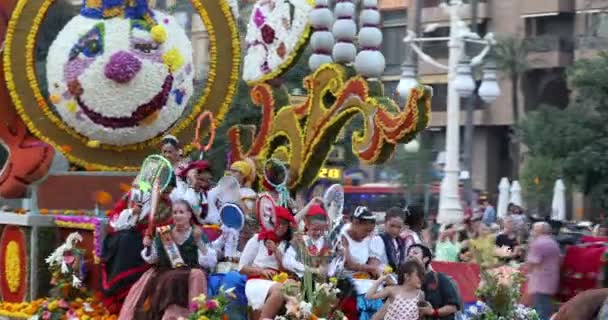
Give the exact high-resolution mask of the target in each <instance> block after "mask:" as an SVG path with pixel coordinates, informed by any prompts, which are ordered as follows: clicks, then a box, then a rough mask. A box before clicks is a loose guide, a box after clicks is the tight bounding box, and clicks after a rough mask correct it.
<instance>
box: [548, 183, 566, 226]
mask: <svg viewBox="0 0 608 320" xmlns="http://www.w3.org/2000/svg"><path fill="white" fill-rule="evenodd" d="M551 219H553V220H558V221H565V220H566V186H565V185H564V181H563V180H562V179H557V180H555V187H553V202H552V203H551Z"/></svg>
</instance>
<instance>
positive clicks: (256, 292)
mask: <svg viewBox="0 0 608 320" xmlns="http://www.w3.org/2000/svg"><path fill="white" fill-rule="evenodd" d="M275 211H276V217H277V219H278V221H277V226H276V229H275V230H266V231H262V232H260V233H258V234H256V235H255V236H253V237H252V238H251V239H249V241H247V244H246V245H245V248H244V249H243V252H242V253H241V258H240V261H239V270H240V272H241V273H242V274H244V275H246V276H247V283H246V284H245V295H246V296H247V301H248V304H249V306H250V307H251V308H252V309H253V313H254V314H253V316H254V317H253V319H255V320H257V319H267V318H269V319H272V318H274V317H275V316H276V315H277V314H278V313H279V311H280V309H281V307H282V306H283V305H284V303H285V297H284V295H283V292H282V288H283V282H285V281H286V280H287V279H279V277H276V276H277V275H280V274H281V271H285V268H284V266H283V255H284V254H285V251H286V250H287V249H288V248H289V246H290V241H291V240H292V235H293V229H292V228H293V226H294V225H295V219H294V218H293V216H292V215H291V213H289V211H288V210H287V209H285V208H283V207H275ZM284 280H285V281H284Z"/></svg>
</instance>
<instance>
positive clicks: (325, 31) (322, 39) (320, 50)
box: [308, 0, 335, 71]
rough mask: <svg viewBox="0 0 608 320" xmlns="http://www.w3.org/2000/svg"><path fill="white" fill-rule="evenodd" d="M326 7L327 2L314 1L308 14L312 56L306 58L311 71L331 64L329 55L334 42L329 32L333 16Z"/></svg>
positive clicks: (322, 0) (324, 0)
mask: <svg viewBox="0 0 608 320" xmlns="http://www.w3.org/2000/svg"><path fill="white" fill-rule="evenodd" d="M328 6H329V0H315V8H314V9H313V10H312V11H311V12H310V23H311V25H312V27H313V30H314V31H313V33H312V36H311V39H310V45H311V47H312V50H313V54H312V55H311V56H310V58H308V67H309V68H310V70H312V71H314V70H316V69H317V68H319V67H320V66H321V65H322V64H325V63H332V62H333V60H332V57H331V55H330V54H329V53H330V50H331V49H332V47H333V45H334V43H335V41H334V35H333V34H332V33H331V32H330V31H329V30H330V27H331V26H332V25H333V23H334V15H333V12H331V10H329V9H328Z"/></svg>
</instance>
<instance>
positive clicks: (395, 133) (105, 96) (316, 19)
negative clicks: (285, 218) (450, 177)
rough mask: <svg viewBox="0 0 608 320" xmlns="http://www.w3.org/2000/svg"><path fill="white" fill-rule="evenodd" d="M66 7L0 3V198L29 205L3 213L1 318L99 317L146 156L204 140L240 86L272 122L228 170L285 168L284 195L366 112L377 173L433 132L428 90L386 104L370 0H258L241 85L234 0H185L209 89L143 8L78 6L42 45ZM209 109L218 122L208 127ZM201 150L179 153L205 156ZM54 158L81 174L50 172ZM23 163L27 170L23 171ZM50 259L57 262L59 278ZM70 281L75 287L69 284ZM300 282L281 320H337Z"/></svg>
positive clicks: (188, 53)
mask: <svg viewBox="0 0 608 320" xmlns="http://www.w3.org/2000/svg"><path fill="white" fill-rule="evenodd" d="M57 1H59V0H9V1H6V2H5V1H2V3H1V4H0V9H1V10H2V11H1V12H2V13H5V14H4V15H2V14H0V35H3V36H4V38H2V40H3V41H2V61H1V63H2V70H1V72H2V77H1V78H0V83H2V87H0V99H2V100H1V102H2V103H1V104H0V112H2V113H1V115H3V118H2V119H5V118H4V114H6V115H8V116H9V117H7V118H6V119H11V120H10V121H9V122H8V124H7V123H0V139H2V141H9V143H8V144H7V145H8V147H9V148H10V150H9V155H10V156H9V162H8V163H9V166H5V167H4V168H2V171H0V192H2V196H6V195H10V196H11V197H23V196H28V198H27V200H26V201H25V205H24V207H25V209H24V210H18V212H0V295H1V296H2V298H3V302H2V304H0V314H1V315H4V316H9V317H12V318H25V317H30V316H35V315H36V316H38V317H39V318H41V319H47V318H49V319H55V318H60V319H65V318H67V319H71V318H70V317H72V316H75V319H87V318H91V319H103V318H104V317H106V316H108V315H107V314H106V313H105V312H103V311H97V310H98V309H97V308H98V307H99V306H100V305H101V304H99V302H98V301H97V300H96V299H95V294H94V293H95V291H96V289H97V287H96V286H98V283H100V282H101V280H102V279H99V277H100V276H99V274H100V272H98V271H99V260H100V254H101V244H102V243H103V239H104V230H105V224H106V223H107V221H106V220H107V219H106V218H105V217H104V213H105V212H107V210H110V209H111V207H110V206H111V204H112V202H113V201H115V200H118V199H120V198H121V196H123V194H124V193H125V192H127V191H128V189H129V188H130V187H131V183H132V181H133V179H134V177H135V174H136V173H135V172H136V171H137V170H138V169H139V166H140V165H141V163H142V161H143V160H144V159H145V158H146V157H147V156H149V155H151V154H155V153H157V152H158V151H157V149H158V145H159V143H160V141H161V139H162V137H163V136H165V135H167V134H170V135H173V136H175V137H177V138H178V139H179V140H180V141H191V140H192V138H193V137H195V138H196V141H200V140H201V139H202V138H204V137H205V136H206V135H207V133H208V132H209V131H210V130H208V128H209V127H214V126H217V125H219V124H220V123H221V122H222V120H223V118H224V116H225V114H226V112H227V109H228V107H229V105H230V104H231V102H232V98H233V95H234V93H235V88H236V82H237V80H238V79H239V77H240V76H241V77H242V79H243V80H244V81H246V82H247V84H248V85H249V86H250V95H251V98H252V100H253V102H254V103H255V107H259V108H261V110H262V120H261V122H260V123H258V124H257V128H251V127H242V126H238V125H237V126H234V127H232V128H231V130H230V131H229V139H230V141H231V148H232V151H231V154H232V159H231V160H233V161H234V160H239V159H245V158H248V157H251V158H257V159H258V160H259V161H260V162H264V161H268V160H270V159H274V158H280V159H282V160H283V162H284V164H285V165H286V167H289V175H288V177H287V179H286V181H285V182H284V184H283V186H284V187H285V189H286V190H285V191H287V192H292V193H293V192H295V191H297V190H299V189H301V188H306V187H308V186H309V185H310V184H311V183H313V182H314V180H315V177H316V176H317V174H316V173H317V172H318V171H319V169H320V168H321V167H322V166H323V164H324V162H325V161H326V159H327V157H328V154H329V152H330V148H331V146H332V144H333V143H334V142H335V141H336V139H337V137H338V135H339V133H340V132H341V131H342V130H343V129H344V128H345V127H346V126H348V125H349V123H350V121H351V120H352V119H353V118H354V117H355V116H357V115H359V116H361V117H362V118H363V119H364V125H363V127H362V128H361V129H359V130H358V131H355V133H354V134H353V135H352V137H348V138H350V139H352V146H353V153H354V154H355V155H356V156H357V157H358V158H359V159H361V160H362V161H363V162H365V163H367V164H381V163H383V162H385V161H386V160H388V159H389V158H390V157H391V156H392V154H393V153H394V151H395V148H396V147H397V145H398V144H401V143H407V142H408V141H410V140H411V139H413V138H414V137H415V136H416V135H417V134H418V133H420V132H421V131H422V130H424V129H425V128H426V126H427V125H428V121H429V116H430V110H431V105H430V101H431V97H432V90H431V88H430V87H427V86H418V87H416V88H414V89H413V90H412V91H411V93H410V94H409V96H408V97H407V99H406V100H407V101H406V102H405V103H404V104H403V105H399V104H398V103H397V102H395V101H393V100H391V99H389V98H387V97H385V92H384V85H383V84H382V82H381V80H380V77H381V75H382V73H383V71H384V66H385V62H384V57H383V55H382V53H381V52H380V51H379V48H380V47H381V44H382V33H381V32H380V29H379V24H380V14H379V12H378V1H376V0H362V1H361V6H360V9H361V10H359V12H358V11H357V6H356V5H355V2H354V1H339V2H337V3H336V5H335V7H332V8H330V7H329V1H328V0H314V1H313V0H259V1H257V2H256V3H255V4H254V7H253V10H252V12H251V16H249V17H246V19H248V20H247V25H248V29H247V32H246V34H245V35H244V37H243V39H242V40H243V42H244V43H245V44H246V51H245V52H244V55H243V68H242V69H243V73H242V75H240V74H239V72H240V70H241V52H240V50H241V49H240V46H241V43H240V41H239V40H240V39H239V36H238V33H237V27H236V21H235V18H234V14H233V9H234V8H231V5H230V4H231V3H234V1H228V0H191V1H190V2H191V4H192V7H193V8H194V10H195V14H196V15H198V16H200V20H201V21H202V22H203V24H204V27H205V29H206V32H207V34H208V38H209V43H210V46H209V52H208V54H209V71H208V73H207V75H206V78H205V79H206V81H205V83H204V85H202V86H201V85H200V81H197V79H196V77H197V68H199V67H200V66H198V65H196V64H195V63H194V61H195V60H196V59H194V58H193V51H194V49H193V48H195V47H196V46H194V45H193V44H192V43H191V40H190V39H189V38H188V36H187V34H188V32H187V30H184V29H183V27H182V24H181V23H180V21H178V19H176V17H174V16H172V15H171V14H169V13H167V12H163V11H160V10H155V9H154V8H152V7H150V6H149V5H148V1H145V0H137V1H127V0H94V1H89V0H87V1H83V5H82V7H81V8H80V9H79V10H78V13H77V14H76V15H75V16H73V17H71V18H70V19H69V21H67V23H66V24H65V25H64V26H63V27H62V29H61V30H60V31H59V32H58V33H57V34H56V35H53V36H54V37H53V39H52V41H50V43H49V44H48V47H46V48H39V34H40V33H41V32H43V31H44V30H45V28H46V23H47V21H46V20H47V19H46V17H47V15H48V13H49V12H50V11H51V10H52V7H53V6H54V5H55V4H56V3H57ZM5 16H6V17H7V19H5V18H4V17H5ZM357 16H358V17H357ZM357 18H358V19H357ZM2 19H5V20H2ZM356 19H357V20H359V21H360V22H361V24H360V27H358V26H357V23H355V20H356ZM186 25H187V24H186ZM192 41H193V40H192ZM307 46H310V48H311V49H312V52H313V53H312V55H311V56H310V58H309V60H308V66H309V67H310V70H311V72H310V74H309V75H308V76H307V77H306V78H305V79H304V80H303V87H304V89H306V91H307V94H306V96H305V99H304V100H303V102H301V103H291V102H290V101H289V98H288V95H286V91H287V90H286V88H285V86H283V85H282V84H281V76H282V75H283V74H284V73H285V72H286V71H287V70H289V69H290V68H291V66H292V65H293V64H294V63H295V62H296V61H297V60H298V58H299V57H301V55H302V54H303V52H304V50H305V48H306V47H307ZM39 49H40V50H43V51H44V50H46V51H45V52H48V53H47V54H46V56H45V57H44V61H39V60H37V57H36V52H38V51H37V50H39ZM220 61H221V63H220ZM198 80H200V79H198ZM202 115H206V116H205V117H206V118H210V119H213V125H209V126H202V125H201V120H200V119H201V116H202ZM197 120H198V121H197ZM242 135H250V138H251V141H253V142H252V143H251V145H243V144H242V143H241V136H242ZM195 145H196V143H193V144H189V145H187V146H186V148H185V149H186V150H185V151H186V152H189V151H191V150H192V149H193V148H195V147H200V148H202V149H205V148H203V147H202V146H200V145H199V146H195ZM54 153H60V154H62V155H63V156H64V157H65V158H66V159H67V161H69V163H70V164H71V165H72V166H75V167H78V170H79V171H78V172H71V171H66V170H63V171H52V172H50V173H49V168H50V166H51V161H52V159H53V154H54ZM16 157H19V159H21V158H27V159H28V161H24V162H23V163H19V164H17V161H15V159H17V158H16ZM10 164H15V165H14V166H10ZM7 167H8V168H10V170H8V171H7V169H6V168H7ZM7 172H8V174H7ZM34 182H35V183H34ZM75 231H77V232H79V234H80V237H81V238H82V240H80V242H78V247H79V248H82V249H76V245H75V243H74V244H72V245H71V246H72V248H71V249H70V250H69V253H68V254H66V252H67V251H64V252H63V253H64V254H56V255H54V253H53V252H55V253H57V251H53V249H54V247H55V246H56V245H57V244H58V240H59V239H67V238H69V237H70V234H73V232H75ZM76 239H80V238H78V237H76V236H72V238H70V241H68V242H69V243H72V240H73V241H76ZM64 248H65V247H64ZM79 250H82V251H79ZM46 257H53V259H50V258H49V263H51V264H53V263H58V264H53V265H52V267H51V268H50V270H49V268H47V267H46V266H47V263H46ZM66 257H67V260H66ZM61 259H63V261H62V262H59V260H61ZM53 261H55V262H53ZM76 261H78V263H81V264H80V266H85V268H84V269H85V272H84V274H85V276H84V277H83V278H80V277H79V276H78V275H79V274H78V275H77V274H76V273H78V272H80V271H79V270H76V269H74V268H75V267H76V265H73V267H70V266H71V265H72V264H74V263H76ZM64 262H65V264H67V267H68V269H67V271H68V272H65V273H64V272H63V271H65V270H66V269H65V268H63V264H64ZM57 266H59V270H58V272H57V270H56V268H57ZM70 268H72V269H70ZM74 272H76V273H74ZM67 275H71V276H72V277H74V276H75V277H76V278H77V279H78V281H75V279H74V278H72V281H68V279H67V278H66V277H67ZM64 276H65V277H64ZM62 277H63V278H62ZM306 279H307V280H306V281H304V284H303V285H302V286H300V287H290V286H288V289H286V290H290V291H289V292H286V294H287V295H289V296H290V299H289V303H288V304H289V310H288V311H289V312H288V314H286V315H285V316H286V318H287V319H316V318H327V319H340V320H342V318H341V315H339V314H334V313H332V312H330V311H333V310H334V309H335V308H333V307H334V306H335V303H336V301H337V294H338V292H337V291H336V286H335V284H332V283H331V282H330V283H329V284H326V285H323V284H321V282H317V280H314V279H312V278H310V276H307V277H306ZM79 281H80V282H81V283H80V282H79ZM59 285H61V286H62V287H61V289H57V286H59ZM289 288H291V289H289ZM50 289H55V290H53V292H52V297H51V298H41V297H44V296H45V295H46V294H47V293H48V292H50V291H49V290H50ZM85 291H86V292H85ZM313 292H314V293H313ZM223 294H224V295H225V296H228V295H229V293H228V292H224V293H223ZM222 299H223V298H221V297H220V298H211V299H210V298H207V297H199V298H198V299H197V300H195V301H193V306H192V307H193V309H192V312H193V315H192V317H191V318H193V319H223V318H224V317H223V316H222V314H223V313H222V312H221V311H222V308H224V307H225V304H226V303H227V302H226V301H224V300H222ZM210 301H211V302H210Z"/></svg>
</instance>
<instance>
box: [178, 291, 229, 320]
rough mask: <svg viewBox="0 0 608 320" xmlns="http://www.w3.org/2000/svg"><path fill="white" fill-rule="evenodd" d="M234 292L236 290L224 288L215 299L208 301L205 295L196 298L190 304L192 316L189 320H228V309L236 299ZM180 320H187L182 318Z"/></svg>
mask: <svg viewBox="0 0 608 320" xmlns="http://www.w3.org/2000/svg"><path fill="white" fill-rule="evenodd" d="M233 291H234V288H231V289H228V290H224V288H223V287H222V288H220V292H219V294H218V295H217V296H216V297H214V298H213V299H207V296H206V295H204V294H201V295H200V296H198V297H196V298H194V299H193V300H192V302H191V303H190V311H192V314H191V315H190V316H189V317H188V320H227V319H228V315H227V314H226V308H227V307H228V304H230V302H232V300H233V299H235V298H236V296H235V295H234V293H233ZM180 320H186V319H184V318H180Z"/></svg>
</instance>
